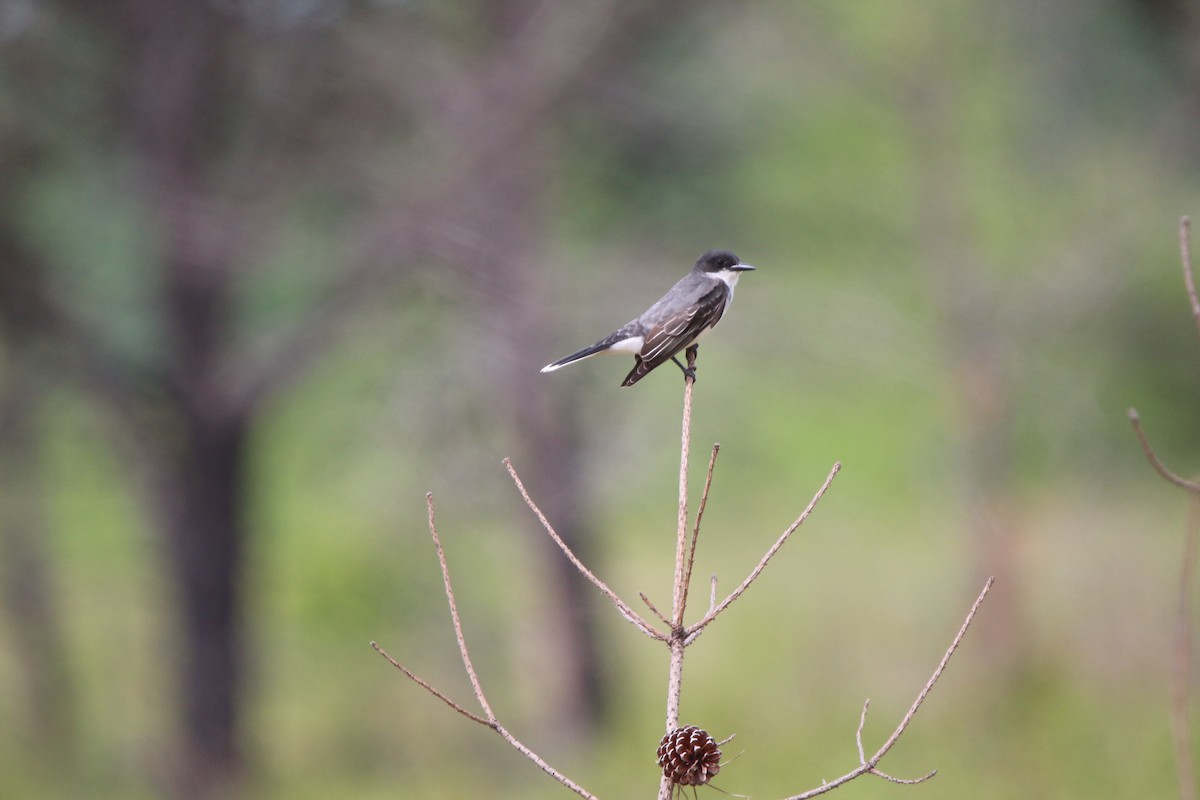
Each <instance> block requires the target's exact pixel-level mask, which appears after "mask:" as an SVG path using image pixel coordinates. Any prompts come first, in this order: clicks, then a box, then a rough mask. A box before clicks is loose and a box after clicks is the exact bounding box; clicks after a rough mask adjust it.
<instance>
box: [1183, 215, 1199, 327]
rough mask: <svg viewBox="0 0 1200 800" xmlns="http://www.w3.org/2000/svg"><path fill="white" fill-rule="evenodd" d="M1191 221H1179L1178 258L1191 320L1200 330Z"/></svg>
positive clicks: (1185, 218) (1184, 219) (1185, 219)
mask: <svg viewBox="0 0 1200 800" xmlns="http://www.w3.org/2000/svg"><path fill="white" fill-rule="evenodd" d="M1191 233H1192V221H1191V220H1190V219H1188V218H1187V217H1182V218H1181V219H1180V220H1179V258H1180V260H1181V261H1183V283H1184V285H1185V286H1186V287H1187V296H1188V302H1190V303H1191V304H1192V319H1194V320H1196V329H1197V330H1200V298H1197V297H1196V278H1195V276H1194V275H1193V274H1192V246H1191V238H1192V237H1191Z"/></svg>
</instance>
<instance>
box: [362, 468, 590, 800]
mask: <svg viewBox="0 0 1200 800" xmlns="http://www.w3.org/2000/svg"><path fill="white" fill-rule="evenodd" d="M425 506H426V509H427V513H428V520H429V535H430V537H431V538H432V539H433V544H434V547H435V548H436V549H437V554H438V564H439V565H440V566H441V569H442V583H443V584H444V585H445V587H446V601H447V603H448V604H449V605H450V617H451V619H452V620H453V621H454V635H455V636H456V637H457V639H458V651H459V654H460V655H461V656H462V662H463V667H465V668H466V671H467V677H468V678H469V679H470V681H471V688H472V689H474V691H475V699H476V700H477V701H478V702H479V706H480V708H482V709H483V711H484V714H485V715H486V717H487V718H486V719H485V718H484V717H480V716H478V715H476V714H472V713H471V712H470V711H467V710H466V709H465V708H463V707H462V706H461V705H459V704H458V703H456V702H454V701H453V700H451V699H450V698H449V697H447V696H446V695H445V694H443V693H442V692H440V691H438V690H437V689H435V688H433V686H431V685H430V684H429V683H428V682H427V681H425V680H423V679H422V678H420V677H418V676H417V675H416V674H414V673H413V672H412V671H411V670H409V669H408V668H407V667H405V666H404V665H402V664H401V663H400V662H398V661H396V659H394V658H392V657H391V655H389V654H388V653H387V651H385V650H384V649H383V648H382V647H380V646H379V645H378V644H376V643H375V642H371V647H373V648H375V651H376V652H377V653H379V654H380V655H381V656H383V657H384V658H386V659H387V660H388V662H389V663H391V665H392V666H393V667H395V668H396V669H398V670H400V671H401V672H403V673H404V675H405V676H406V677H408V678H409V679H410V680H412V681H414V682H415V683H416V684H417V685H419V686H420V687H421V688H423V689H425V691H427V692H429V693H430V694H432V695H433V696H434V697H436V698H438V699H439V700H441V701H442V702H443V703H445V704H446V705H448V706H450V707H451V708H453V709H454V710H455V711H457V712H458V713H459V714H462V715H463V716H464V717H466V718H467V719H470V720H472V721H474V722H478V723H479V724H480V725H483V726H484V727H485V728H490V729H491V730H493V731H495V732H496V733H497V734H499V736H500V738H502V739H504V741H506V742H508V744H509V745H510V746H511V747H513V749H515V750H516V751H517V752H519V753H521V755H523V756H525V757H526V758H527V759H529V760H530V761H532V762H533V763H534V764H536V765H537V766H538V768H539V769H541V770H542V771H543V772H545V773H546V774H547V775H549V776H550V777H552V778H554V779H555V780H556V781H558V782H559V783H561V784H562V785H563V786H566V787H567V788H568V789H570V790H571V791H573V792H575V793H576V794H577V795H579V796H580V797H583V798H585V800H597V798H596V797H595V795H593V794H591V793H590V792H588V791H587V790H586V789H584V788H583V787H582V786H580V785H579V784H577V783H575V782H574V781H572V780H571V779H570V778H568V777H567V776H566V775H563V774H562V773H561V772H559V771H558V770H556V769H554V768H553V767H551V766H550V765H549V764H548V763H546V760H545V759H543V758H542V757H541V756H539V755H538V754H537V753H535V752H533V751H532V750H530V749H529V748H528V747H527V746H526V745H525V744H523V743H522V742H520V741H519V740H518V739H517V738H516V737H515V736H513V735H512V734H511V733H509V732H508V729H507V728H505V727H504V726H503V725H501V724H500V720H498V719H497V718H496V715H495V714H494V713H493V712H492V707H491V705H490V704H489V703H488V700H487V697H486V696H485V695H484V693H483V686H482V685H481V684H480V683H479V677H478V676H477V675H476V674H475V667H474V665H472V663H471V654H470V652H469V651H468V650H467V639H466V637H465V636H464V635H463V629H462V622H461V620H460V619H459V616H458V604H457V602H456V601H455V599H454V586H453V584H451V582H450V569H449V567H448V566H447V565H446V552H445V550H443V549H442V540H441V538H440V537H439V536H438V532H437V524H436V522H435V519H434V513H433V493H432V492H428V493H426V495H425Z"/></svg>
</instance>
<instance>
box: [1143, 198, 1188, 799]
mask: <svg viewBox="0 0 1200 800" xmlns="http://www.w3.org/2000/svg"><path fill="white" fill-rule="evenodd" d="M1191 228H1192V221H1191V220H1190V219H1188V218H1187V217H1181V218H1180V220H1179V260H1180V262H1182V266H1183V284H1184V287H1185V289H1186V291H1187V297H1188V303H1189V305H1190V306H1191V310H1192V319H1193V320H1195V322H1196V328H1197V331H1200V297H1197V294H1196V278H1195V274H1194V273H1193V271H1192V252H1191ZM1128 414H1129V422H1130V424H1132V425H1133V432H1134V434H1135V435H1136V436H1137V440H1138V444H1139V445H1141V448H1142V452H1143V453H1145V454H1146V460H1148V461H1149V462H1150V466H1151V467H1153V468H1154V471H1155V472H1157V473H1158V474H1159V475H1160V476H1161V477H1162V478H1163V479H1164V480H1166V481H1168V482H1169V483H1172V484H1174V485H1176V486H1178V487H1180V488H1181V489H1185V490H1187V491H1188V492H1189V493H1190V494H1191V497H1192V503H1191V510H1190V513H1189V518H1188V530H1187V538H1186V540H1185V544H1184V555H1183V564H1182V565H1181V567H1180V574H1179V605H1178V607H1177V609H1176V612H1175V633H1174V635H1173V636H1172V642H1171V677H1170V695H1171V700H1170V707H1171V738H1172V740H1173V742H1174V745H1175V748H1174V749H1175V774H1176V780H1177V782H1178V784H1179V796H1180V798H1181V800H1194V798H1195V797H1196V778H1195V774H1194V772H1193V769H1192V726H1191V715H1190V713H1189V706H1190V705H1191V702H1190V697H1189V695H1190V689H1191V664H1192V583H1193V582H1194V575H1195V569H1196V550H1197V538H1198V537H1200V483H1197V482H1196V481H1191V480H1188V479H1187V478H1183V477H1181V476H1180V475H1178V474H1176V473H1175V472H1172V471H1171V470H1170V469H1168V468H1167V466H1166V465H1165V464H1164V463H1163V462H1162V459H1160V458H1159V457H1158V454H1157V453H1155V452H1154V448H1153V447H1152V446H1151V445H1150V441H1149V439H1147V438H1146V434H1145V432H1144V431H1143V430H1142V420H1141V417H1140V416H1139V415H1138V412H1137V409H1135V408H1130V409H1129V412H1128Z"/></svg>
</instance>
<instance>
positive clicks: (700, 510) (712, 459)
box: [676, 442, 721, 625]
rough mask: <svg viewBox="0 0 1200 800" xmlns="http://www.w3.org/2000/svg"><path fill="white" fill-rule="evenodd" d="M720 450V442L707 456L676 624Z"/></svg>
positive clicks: (683, 606)
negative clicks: (706, 468) (706, 465)
mask: <svg viewBox="0 0 1200 800" xmlns="http://www.w3.org/2000/svg"><path fill="white" fill-rule="evenodd" d="M719 452H721V445H720V443H719V442H718V443H716V444H714V445H713V447H712V455H710V456H709V457H708V472H707V473H706V474H705V476H704V491H703V492H701V493H700V505H699V506H698V507H697V508H696V524H695V525H694V526H692V540H691V544H690V546H689V547H688V554H687V566H686V567H685V568H684V571H683V602H681V603H680V604H679V616H678V618H677V619H676V624H677V625H682V624H683V615H684V611H685V610H686V609H687V598H688V589H689V588H691V585H692V567H693V566H694V565H695V563H696V543H697V541H699V539H700V522H701V520H703V519H704V509H705V508H707V507H708V492H709V489H711V488H712V479H713V468H714V467H716V465H717V453H719Z"/></svg>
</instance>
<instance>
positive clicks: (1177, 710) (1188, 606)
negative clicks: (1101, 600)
mask: <svg viewBox="0 0 1200 800" xmlns="http://www.w3.org/2000/svg"><path fill="white" fill-rule="evenodd" d="M1198 540H1200V496H1197V495H1192V502H1191V503H1190V505H1189V510H1188V530H1187V538H1186V539H1185V541H1184V550H1183V565H1182V568H1181V570H1180V574H1179V605H1178V607H1177V609H1176V612H1175V635H1174V636H1173V637H1172V643H1171V662H1172V663H1171V667H1172V669H1171V738H1172V739H1174V740H1175V773H1176V778H1177V780H1178V782H1179V797H1180V800H1194V798H1195V797H1196V776H1195V773H1194V772H1193V770H1192V725H1191V714H1190V713H1189V710H1190V706H1191V702H1190V695H1191V674H1192V585H1193V583H1194V580H1195V573H1196V550H1197V544H1198Z"/></svg>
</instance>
